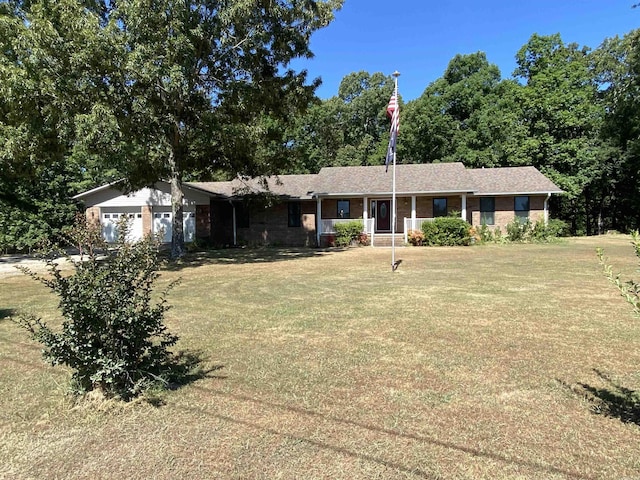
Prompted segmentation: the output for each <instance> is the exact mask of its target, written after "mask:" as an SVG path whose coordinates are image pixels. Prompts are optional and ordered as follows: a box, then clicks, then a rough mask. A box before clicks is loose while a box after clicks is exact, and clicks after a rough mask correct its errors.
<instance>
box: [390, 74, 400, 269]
mask: <svg viewBox="0 0 640 480" xmlns="http://www.w3.org/2000/svg"><path fill="white" fill-rule="evenodd" d="M399 76H400V72H398V71H397V70H396V71H395V72H393V78H394V80H395V87H394V92H395V97H396V102H398V77H399ZM398 103H399V102H398ZM396 108H399V107H398V104H396ZM396 150H397V148H394V149H393V175H392V176H393V188H392V194H391V271H392V272H395V270H396Z"/></svg>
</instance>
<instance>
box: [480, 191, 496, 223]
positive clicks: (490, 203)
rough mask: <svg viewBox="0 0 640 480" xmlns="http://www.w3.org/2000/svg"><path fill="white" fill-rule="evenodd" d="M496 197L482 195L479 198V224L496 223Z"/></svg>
mask: <svg viewBox="0 0 640 480" xmlns="http://www.w3.org/2000/svg"><path fill="white" fill-rule="evenodd" d="M495 217H496V199H495V197H483V198H481V199H480V225H495V223H496V218H495Z"/></svg>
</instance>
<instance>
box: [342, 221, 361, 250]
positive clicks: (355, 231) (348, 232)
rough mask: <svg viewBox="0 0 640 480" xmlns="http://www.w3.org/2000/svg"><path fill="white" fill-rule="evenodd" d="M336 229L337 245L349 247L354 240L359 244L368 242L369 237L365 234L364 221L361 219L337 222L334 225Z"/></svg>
mask: <svg viewBox="0 0 640 480" xmlns="http://www.w3.org/2000/svg"><path fill="white" fill-rule="evenodd" d="M334 229H335V231H336V246H338V247H347V246H349V245H351V242H352V241H356V242H358V243H359V244H366V243H367V241H368V239H367V236H366V234H365V235H364V236H363V233H362V230H363V229H364V228H363V223H362V221H361V220H353V221H351V222H345V223H336V224H335V225H334Z"/></svg>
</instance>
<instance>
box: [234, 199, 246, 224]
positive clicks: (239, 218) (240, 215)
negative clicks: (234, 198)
mask: <svg viewBox="0 0 640 480" xmlns="http://www.w3.org/2000/svg"><path fill="white" fill-rule="evenodd" d="M235 207H236V227H238V228H249V208H248V207H247V206H246V205H245V204H243V203H238V204H236V205H235Z"/></svg>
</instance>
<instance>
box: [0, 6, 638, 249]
mask: <svg viewBox="0 0 640 480" xmlns="http://www.w3.org/2000/svg"><path fill="white" fill-rule="evenodd" d="M341 4H342V0H324V1H319V0H318V1H312V0H304V1H290V0H232V1H221V0H216V1H213V0H209V1H205V0H199V1H186V0H154V1H153V2H140V1H139V0H119V1H117V2H115V1H110V0H91V1H79V0H60V1H57V2H53V1H49V0H31V1H25V0H23V1H18V0H13V1H8V2H3V3H0V45H1V46H2V52H3V53H2V55H1V56H0V94H1V95H0V138H1V139H2V142H1V144H0V162H1V165H0V166H1V168H2V171H1V173H0V248H16V247H17V248H29V247H30V246H31V245H32V244H33V243H34V242H35V239H37V238H39V237H42V236H47V235H52V234H55V233H56V232H57V231H59V230H60V229H61V228H62V227H63V226H64V225H66V224H70V223H71V220H72V217H73V211H74V205H73V203H72V202H71V201H70V200H69V198H70V197H71V195H72V194H73V193H77V192H78V191H81V190H84V189H87V188H91V187H94V186H97V185H99V184H102V183H104V182H107V181H112V180H116V179H120V178H123V179H125V180H126V182H127V185H128V187H129V188H131V189H134V188H137V187H139V186H142V185H146V184H149V183H152V182H154V181H156V180H158V179H166V180H168V181H170V183H171V185H172V197H173V212H174V226H173V229H172V231H173V235H174V237H173V239H172V240H173V242H172V245H173V248H172V253H173V255H174V256H179V255H181V254H182V252H183V249H184V246H183V240H182V238H183V237H182V220H181V215H182V182H183V181H185V180H195V179H197V180H206V179H229V178H231V177H233V176H236V175H245V176H252V177H253V176H261V175H270V174H278V173H309V172H317V171H318V170H319V169H320V168H322V167H324V166H339V165H375V164H381V163H383V159H384V156H385V152H386V147H387V143H388V131H389V124H388V119H387V118H386V115H385V107H386V105H387V103H388V101H389V98H390V96H391V93H392V91H393V79H392V78H391V76H390V75H386V74H383V73H380V72H376V73H369V72H364V71H360V72H353V73H351V74H348V75H347V76H345V77H344V79H343V80H342V82H341V84H340V86H339V89H338V92H337V94H336V95H335V96H334V97H331V98H329V99H326V100H321V99H318V98H317V97H316V96H315V89H316V87H317V86H318V85H319V82H320V80H319V79H308V78H307V74H306V72H305V71H299V72H298V71H294V70H292V69H291V68H290V67H289V64H290V62H291V61H292V60H293V59H296V58H300V57H310V56H312V52H311V51H310V47H309V40H310V38H311V35H312V34H313V32H315V31H316V30H318V29H319V28H322V27H323V26H325V25H327V24H328V23H329V22H330V21H331V20H332V18H333V13H334V11H335V10H336V9H339V8H340V7H341ZM638 32H639V30H636V31H632V32H629V33H628V34H627V35H625V36H623V37H622V38H618V37H615V38H611V39H604V41H603V43H602V45H601V46H599V47H598V48H596V49H594V50H592V49H590V48H588V47H586V46H579V45H577V44H573V43H565V42H564V41H563V40H562V38H561V36H560V34H555V35H548V36H542V35H537V34H533V35H532V36H531V38H530V39H529V41H528V42H527V43H526V44H525V45H523V46H522V48H520V49H519V50H518V51H517V52H515V58H516V62H517V68H516V70H515V71H514V72H513V74H512V76H511V77H510V78H503V77H502V74H501V72H500V71H499V69H498V67H497V66H496V65H494V64H492V63H491V62H490V60H489V59H488V58H487V57H486V55H485V53H483V52H476V53H471V54H459V55H456V56H455V57H454V58H453V59H451V61H450V62H449V64H448V66H447V67H446V69H445V70H444V72H443V75H442V76H441V77H440V78H438V79H436V80H435V81H433V82H431V83H430V84H429V85H427V86H426V88H425V90H424V92H423V94H422V95H421V96H420V97H419V98H417V99H414V100H411V101H408V102H406V103H404V102H402V99H400V104H401V112H402V113H401V121H400V124H401V127H400V136H399V142H398V161H399V162H404V163H421V162H450V161H461V162H463V163H464V164H465V165H467V166H469V167H498V166H513V165H534V166H536V167H537V168H539V169H540V170H541V171H543V172H544V173H545V174H547V175H548V176H549V177H550V178H552V179H553V180H554V181H555V182H556V183H557V184H558V186H560V187H561V188H562V189H563V190H564V191H565V192H566V194H565V195H563V196H561V197H560V198H558V199H554V200H553V201H552V213H553V214H554V215H556V216H558V217H560V218H562V219H564V220H568V221H570V223H571V225H572V230H573V232H574V233H594V232H597V231H601V230H602V229H605V228H614V229H619V230H623V231H624V230H628V229H631V228H637V227H638V226H639V225H640V214H638V212H640V191H639V188H638V185H639V184H640V182H639V180H640V160H639V154H640V140H639V138H640V137H639V135H640V117H639V116H638V112H639V111H640V105H638V98H640V95H639V94H640V76H639V75H640V60H639V59H640V40H639V38H640V36H639V35H640V34H639V33H638ZM400 93H402V91H400Z"/></svg>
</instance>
